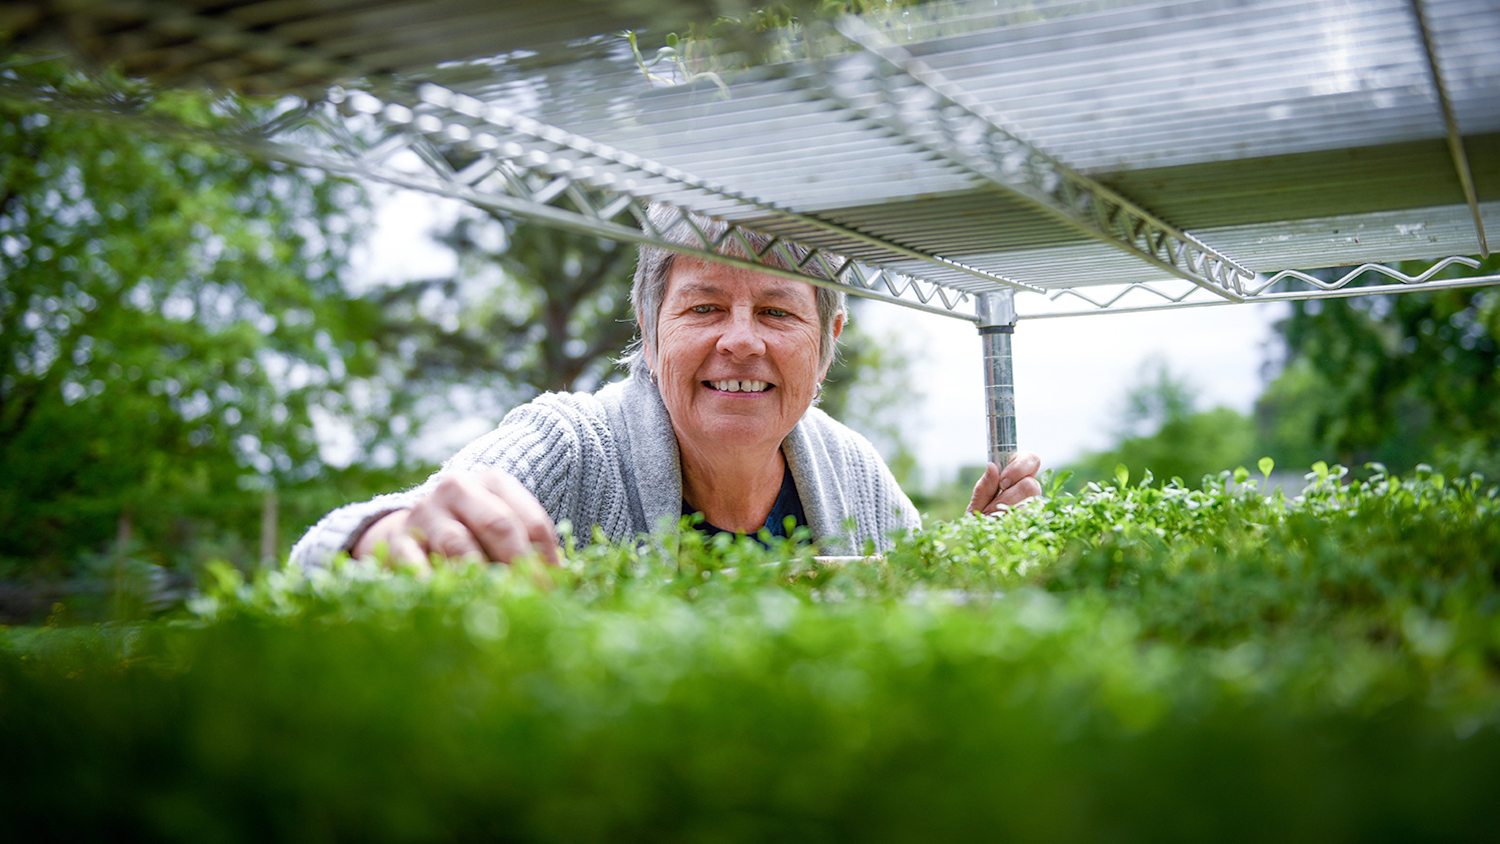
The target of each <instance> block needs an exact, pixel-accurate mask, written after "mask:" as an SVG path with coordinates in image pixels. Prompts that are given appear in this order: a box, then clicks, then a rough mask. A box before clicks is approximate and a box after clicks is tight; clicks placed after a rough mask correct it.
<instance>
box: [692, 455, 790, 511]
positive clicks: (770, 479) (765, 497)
mask: <svg viewBox="0 0 1500 844" xmlns="http://www.w3.org/2000/svg"><path fill="white" fill-rule="evenodd" d="M716 456H717V457H718V458H720V459H717V460H715V459H711V458H708V457H706V456H705V455H701V454H693V453H690V452H688V450H687V449H683V453H682V497H683V498H684V499H686V500H687V502H688V504H689V505H690V506H691V507H692V508H693V509H694V510H696V511H698V512H701V513H702V514H703V518H704V519H706V520H707V521H708V523H709V524H711V525H713V526H715V527H718V528H722V529H724V530H732V531H735V532H736V533H754V532H756V531H758V530H760V529H761V528H763V527H765V526H766V517H767V516H769V515H770V514H771V508H772V507H774V506H776V497H777V496H778V495H779V494H780V493H781V481H782V476H783V473H784V472H786V461H785V459H784V458H783V457H782V455H781V448H780V447H779V446H778V447H777V448H776V450H775V451H773V452H772V453H771V454H769V455H767V456H765V457H759V456H757V457H754V458H751V459H744V458H743V457H742V456H740V455H735V456H736V457H738V458H740V459H723V458H725V457H726V456H727V455H724V454H722V453H721V454H718V455H716Z"/></svg>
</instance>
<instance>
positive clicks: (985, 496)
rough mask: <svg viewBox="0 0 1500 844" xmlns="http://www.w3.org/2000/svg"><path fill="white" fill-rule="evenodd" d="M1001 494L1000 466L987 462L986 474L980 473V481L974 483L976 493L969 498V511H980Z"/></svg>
mask: <svg viewBox="0 0 1500 844" xmlns="http://www.w3.org/2000/svg"><path fill="white" fill-rule="evenodd" d="M999 494H1000V467H999V466H997V465H995V464H994V463H990V464H987V465H986V466H985V467H984V474H983V475H980V476H979V481H978V482H977V483H975V484H974V495H973V496H971V497H970V498H969V508H968V512H970V513H978V512H980V511H981V510H983V509H984V508H985V507H986V506H987V505H988V504H989V503H990V502H991V501H993V500H994V499H995V496H997V495H999Z"/></svg>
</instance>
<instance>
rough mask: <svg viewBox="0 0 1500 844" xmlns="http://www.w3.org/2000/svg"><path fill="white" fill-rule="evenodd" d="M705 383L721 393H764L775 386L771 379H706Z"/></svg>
mask: <svg viewBox="0 0 1500 844" xmlns="http://www.w3.org/2000/svg"><path fill="white" fill-rule="evenodd" d="M703 385H704V386H705V387H708V388H709V389H711V390H717V391H719V392H721V393H764V392H766V391H767V390H769V389H771V387H772V386H773V385H772V384H771V383H770V382H769V381H704V382H703Z"/></svg>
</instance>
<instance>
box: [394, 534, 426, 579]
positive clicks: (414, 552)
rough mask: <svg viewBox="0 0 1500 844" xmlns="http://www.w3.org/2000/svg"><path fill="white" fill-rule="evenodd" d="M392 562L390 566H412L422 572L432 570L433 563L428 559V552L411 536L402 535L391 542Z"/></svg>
mask: <svg viewBox="0 0 1500 844" xmlns="http://www.w3.org/2000/svg"><path fill="white" fill-rule="evenodd" d="M389 547H390V555H389V556H390V561H389V563H388V565H393V566H395V565H401V566H411V567H413V568H416V569H418V570H421V571H426V570H428V569H431V568H432V561H431V560H430V559H429V558H428V555H427V551H426V550H425V549H424V548H423V547H422V546H421V545H420V544H418V543H417V541H416V540H415V539H412V538H411V535H410V534H401V535H400V536H396V537H394V538H392V539H391V541H390V546H389Z"/></svg>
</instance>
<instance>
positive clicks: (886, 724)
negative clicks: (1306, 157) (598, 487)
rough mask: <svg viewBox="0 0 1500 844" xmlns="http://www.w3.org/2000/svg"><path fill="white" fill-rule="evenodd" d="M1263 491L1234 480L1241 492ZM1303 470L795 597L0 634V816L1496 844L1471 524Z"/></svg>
mask: <svg viewBox="0 0 1500 844" xmlns="http://www.w3.org/2000/svg"><path fill="white" fill-rule="evenodd" d="M1271 468H1272V467H1271V465H1270V464H1269V461H1265V464H1264V465H1263V466H1262V467H1261V470H1262V472H1264V473H1266V474H1269V472H1270V470H1271ZM1371 471H1372V474H1371V476H1370V477H1369V478H1368V479H1366V480H1351V479H1350V478H1349V477H1348V475H1347V473H1346V472H1345V471H1344V470H1343V469H1342V468H1341V467H1337V466H1335V467H1332V468H1330V467H1328V466H1326V465H1323V464H1319V465H1317V466H1315V467H1314V472H1313V473H1311V474H1310V475H1309V476H1308V478H1309V485H1308V487H1307V489H1306V491H1305V492H1304V493H1303V494H1302V495H1300V496H1296V497H1292V498H1288V497H1286V496H1284V495H1282V494H1281V493H1280V492H1279V491H1277V492H1272V493H1271V494H1270V495H1268V496H1267V495H1263V494H1262V490H1261V486H1260V485H1259V482H1258V479H1255V478H1252V477H1251V476H1250V473H1248V472H1245V471H1243V470H1241V471H1238V472H1235V473H1229V472H1226V473H1223V474H1221V475H1219V476H1216V477H1214V478H1212V479H1211V480H1212V482H1211V483H1208V484H1206V485H1205V487H1204V488H1203V489H1187V488H1184V487H1182V486H1181V485H1178V484H1176V483H1168V484H1165V485H1158V484H1154V483H1152V482H1151V481H1150V479H1149V478H1147V479H1139V480H1135V481H1134V482H1133V483H1132V479H1131V478H1130V475H1129V472H1128V471H1127V470H1125V469H1124V468H1123V467H1122V468H1121V470H1120V471H1119V472H1118V473H1117V475H1116V479H1115V481H1114V482H1113V483H1109V484H1099V483H1090V484H1089V485H1088V486H1086V487H1085V488H1084V490H1082V491H1081V492H1080V493H1078V494H1069V493H1063V492H1060V491H1059V490H1060V484H1059V483H1057V482H1053V483H1052V485H1051V486H1052V489H1051V494H1050V497H1049V498H1048V499H1047V500H1046V501H1044V502H1041V503H1038V504H1036V505H1032V506H1028V507H1025V508H1022V509H1021V510H1019V511H1016V512H1014V513H1011V514H1009V515H1008V516H1006V517H1005V518H1000V519H994V518H981V517H967V518H963V519H960V520H956V521H952V522H947V523H940V524H934V525H932V526H930V527H929V529H928V530H927V531H925V532H923V533H921V534H919V535H915V536H913V537H909V538H907V539H905V540H903V541H902V542H901V543H900V544H899V545H898V546H897V547H896V548H895V549H894V550H893V551H892V552H891V553H889V554H887V555H886V556H885V557H884V558H880V559H862V560H853V561H849V560H845V561H836V562H830V561H818V560H815V559H814V558H813V557H811V556H810V553H809V551H808V549H807V548H806V547H805V546H793V545H788V544H785V543H776V542H773V544H772V547H771V549H770V550H765V549H762V548H760V547H758V546H756V545H754V544H753V543H751V542H748V541H741V542H739V543H731V542H727V541H724V540H723V539H719V540H715V541H713V542H709V543H707V544H705V541H704V540H703V539H702V538H701V537H700V536H699V535H698V534H697V533H696V532H694V531H690V530H689V531H684V532H683V533H681V534H680V536H678V537H677V538H675V539H672V540H663V541H660V542H658V543H657V544H656V545H654V546H647V547H645V548H642V549H635V548H621V547H612V546H608V545H592V546H588V547H586V548H583V549H578V550H575V551H573V552H571V553H569V554H568V555H567V563H566V565H565V566H564V567H562V568H558V569H544V568H542V567H540V566H537V565H526V564H521V565H516V566H513V567H491V566H480V565H453V566H450V565H439V566H438V567H437V568H436V570H435V571H433V572H432V573H431V574H430V575H425V576H419V575H417V574H413V573H407V572H387V571H383V570H380V569H379V568H377V567H374V566H370V565H365V564H360V563H352V562H350V563H345V564H344V565H343V566H342V567H340V568H337V569H336V570H333V571H321V570H320V571H312V572H307V573H303V572H299V571H293V570H282V571H275V572H271V573H269V574H266V575H263V576H261V577H259V578H258V579H255V580H254V581H253V582H250V583H246V582H244V581H243V580H242V579H241V576H240V575H239V573H238V572H237V571H236V570H234V569H232V568H230V567H227V566H226V567H218V568H216V569H214V572H216V574H215V575H214V577H215V578H216V581H215V582H214V583H212V584H209V585H207V586H206V587H205V589H204V590H203V592H202V593H201V594H200V595H198V596H197V597H195V598H193V599H192V600H191V601H190V611H186V612H181V613H179V614H177V615H175V616H171V617H168V618H165V619H162V620H156V621H150V622H136V623H128V624H126V623H110V624H103V625H96V626H91V627H67V626H55V627H48V628H12V629H9V630H4V631H0V746H4V747H5V748H7V762H8V764H7V765H6V766H5V774H4V782H3V787H0V794H3V795H4V796H3V797H0V810H3V811H5V813H6V817H7V820H8V822H9V823H10V824H11V825H12V828H17V829H20V828H27V827H34V826H35V825H36V824H41V823H46V824H47V826H46V828H47V829H49V830H51V831H52V833H53V834H55V835H56V836H57V837H61V838H78V837H88V836H101V835H104V834H105V832H106V831H108V834H110V835H113V836H116V837H119V836H124V837H134V838H149V839H153V840H193V841H200V840H210V839H212V840H222V841H240V840H245V841H249V840H264V839H266V838H268V837H270V838H280V839H297V840H305V839H322V840H344V839H348V840H380V841H385V840H390V841H395V840H435V839H444V840H450V839H473V838H478V837H485V838H501V839H514V840H568V841H578V840H643V839H650V840H702V839H710V838H711V839H714V840H729V841H732V840H765V839H771V838H776V839H799V840H828V839H848V840H862V841H865V840H912V839H916V838H937V839H944V838H953V837H957V836H960V835H962V836H976V835H978V836H983V837H984V838H986V839H1002V840H1006V839H1009V840H1023V841H1097V840H1101V839H1111V840H1124V841H1163V840H1203V839H1215V840H1230V841H1234V840H1271V839H1276V840H1282V839H1307V840H1319V841H1325V840H1369V839H1384V838H1392V837H1394V838H1401V839H1425V840H1485V839H1488V838H1490V837H1491V836H1492V834H1493V832H1494V830H1495V829H1496V828H1497V827H1496V824H1497V822H1500V806H1497V804H1496V801H1495V800H1494V794H1495V789H1496V786H1497V784H1500V683H1497V679H1500V678H1497V675H1496V667H1497V665H1500V618H1497V611H1500V591H1497V588H1496V583H1497V576H1500V555H1497V552H1496V549H1497V548H1500V518H1497V516H1500V513H1497V510H1500V501H1497V499H1496V495H1497V493H1496V491H1495V490H1493V489H1486V487H1485V486H1484V484H1483V482H1482V481H1481V480H1480V479H1478V478H1463V479H1457V480H1448V479H1445V478H1442V477H1440V476H1437V475H1435V474H1434V473H1432V472H1430V471H1427V470H1422V471H1419V472H1418V473H1417V474H1416V475H1415V476H1414V477H1409V478H1405V479H1397V478H1393V477H1389V476H1387V475H1386V474H1384V473H1383V472H1382V471H1381V470H1380V469H1379V467H1373V468H1372V470H1371Z"/></svg>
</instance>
